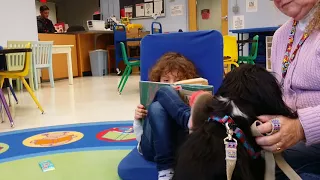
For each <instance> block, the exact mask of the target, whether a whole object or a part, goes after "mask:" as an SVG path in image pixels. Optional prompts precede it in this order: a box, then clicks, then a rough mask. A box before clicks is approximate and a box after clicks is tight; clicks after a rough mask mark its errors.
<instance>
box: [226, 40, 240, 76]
mask: <svg viewBox="0 0 320 180" xmlns="http://www.w3.org/2000/svg"><path fill="white" fill-rule="evenodd" d="M223 56H224V58H225V59H224V61H223V63H224V65H225V67H226V68H227V73H228V72H230V71H231V69H232V65H234V66H235V67H239V64H238V63H237V62H238V45H237V38H236V37H235V36H223Z"/></svg>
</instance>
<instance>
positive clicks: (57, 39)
mask: <svg viewBox="0 0 320 180" xmlns="http://www.w3.org/2000/svg"><path fill="white" fill-rule="evenodd" d="M38 37H39V40H40V41H53V44H54V45H73V48H72V50H71V57H72V71H73V76H79V74H78V53H77V41H76V35H74V34H42V33H41V34H38ZM52 64H53V76H54V78H55V79H66V78H68V66H67V55H66V54H54V55H53V56H52ZM41 73H42V79H43V80H48V79H49V76H48V70H47V69H43V70H42V72H41Z"/></svg>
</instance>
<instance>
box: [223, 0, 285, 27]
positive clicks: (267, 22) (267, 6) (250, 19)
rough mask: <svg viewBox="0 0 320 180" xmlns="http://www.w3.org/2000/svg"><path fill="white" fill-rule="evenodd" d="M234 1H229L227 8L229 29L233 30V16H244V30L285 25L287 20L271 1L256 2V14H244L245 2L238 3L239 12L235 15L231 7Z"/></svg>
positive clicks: (261, 0) (241, 0)
mask: <svg viewBox="0 0 320 180" xmlns="http://www.w3.org/2000/svg"><path fill="white" fill-rule="evenodd" d="M235 3H236V1H234V0H229V5H228V6H229V7H228V21H229V29H233V16H235V15H243V16H244V28H245V29H248V28H261V27H274V26H279V25H281V24H283V23H285V22H286V21H287V20H288V19H289V18H288V17H287V16H285V15H284V14H282V13H281V12H280V11H279V10H278V9H277V8H276V6H275V5H274V2H273V1H269V0H260V1H258V11H257V12H246V1H245V0H240V1H238V6H239V12H238V13H237V14H235V13H234V12H233V11H232V7H233V6H234V5H235Z"/></svg>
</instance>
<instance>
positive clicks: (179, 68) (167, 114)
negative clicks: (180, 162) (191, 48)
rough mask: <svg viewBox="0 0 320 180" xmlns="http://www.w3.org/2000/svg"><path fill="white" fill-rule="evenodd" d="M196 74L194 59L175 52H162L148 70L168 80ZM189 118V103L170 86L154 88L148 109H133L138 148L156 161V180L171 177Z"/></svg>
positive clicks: (153, 77) (156, 79)
mask: <svg viewBox="0 0 320 180" xmlns="http://www.w3.org/2000/svg"><path fill="white" fill-rule="evenodd" d="M197 77H198V75H197V72H196V68H195V66H194V65H193V63H192V62H191V61H189V60H188V59H187V58H186V57H184V56H183V55H181V54H178V53H174V52H170V53H166V54H164V55H163V56H162V57H161V58H160V59H159V60H158V62H157V63H156V64H155V66H154V67H153V68H152V69H151V71H150V74H149V80H150V81H153V82H162V83H170V84H171V83H175V82H177V81H181V80H186V79H192V78H197ZM189 118H190V107H189V106H188V105H187V104H185V103H184V102H183V101H182V99H181V98H180V96H179V94H178V93H177V91H176V90H175V89H174V88H172V87H170V86H166V87H162V88H160V89H159V90H158V91H157V93H156V95H155V98H154V100H153V102H152V103H151V104H150V106H149V108H148V111H147V110H146V109H145V107H144V106H143V105H141V104H139V105H138V106H137V108H136V110H135V115H134V119H135V120H134V125H133V127H134V131H135V133H136V137H137V141H138V147H137V148H138V151H139V152H140V153H141V154H142V155H143V157H144V158H145V159H146V160H148V161H154V162H156V164H157V169H158V179H159V180H170V179H172V177H173V173H174V172H173V166H174V159H175V158H174V157H175V152H176V150H177V146H178V144H180V143H181V141H182V140H181V139H180V138H178V137H180V136H179V135H181V138H184V137H185V136H186V135H187V133H188V122H189ZM142 119H144V123H142V121H141V120H142Z"/></svg>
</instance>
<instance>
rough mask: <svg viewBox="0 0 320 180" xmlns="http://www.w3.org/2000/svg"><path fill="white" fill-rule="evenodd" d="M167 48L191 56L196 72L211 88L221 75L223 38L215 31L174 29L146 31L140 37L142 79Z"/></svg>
mask: <svg viewBox="0 0 320 180" xmlns="http://www.w3.org/2000/svg"><path fill="white" fill-rule="evenodd" d="M167 52H177V53H181V54H183V55H184V56H186V57H187V58H188V59H190V60H191V61H192V62H193V63H194V65H195V66H196V68H197V71H198V73H199V75H200V76H201V77H203V78H206V79H208V81H209V84H210V85H213V86H214V91H215V92H216V91H217V89H218V88H219V87H220V85H221V83H222V79H223V40H222V35H221V33H220V32H218V31H214V30H212V31H196V32H176V33H169V34H152V35H148V36H146V37H145V38H143V39H142V41H141V55H140V72H141V73H140V74H141V80H142V81H147V80H148V73H149V70H150V69H151V68H152V67H153V66H154V64H155V63H156V62H157V60H158V59H159V58H160V57H161V56H162V55H163V54H165V53H167Z"/></svg>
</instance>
